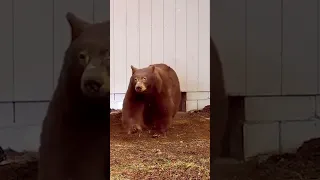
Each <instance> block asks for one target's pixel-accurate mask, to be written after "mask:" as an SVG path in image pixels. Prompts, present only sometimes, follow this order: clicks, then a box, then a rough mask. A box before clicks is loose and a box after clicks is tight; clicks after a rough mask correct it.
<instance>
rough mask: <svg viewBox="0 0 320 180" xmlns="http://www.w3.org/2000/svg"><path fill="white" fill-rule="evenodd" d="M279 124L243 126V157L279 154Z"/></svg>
mask: <svg viewBox="0 0 320 180" xmlns="http://www.w3.org/2000/svg"><path fill="white" fill-rule="evenodd" d="M279 131H280V129H279V123H278V122H274V123H262V124H247V123H246V124H244V126H243V139H244V147H243V148H244V157H245V159H247V158H250V157H253V156H256V155H258V154H264V153H266V154H269V153H278V152H279V148H280V147H279V134H280V133H279Z"/></svg>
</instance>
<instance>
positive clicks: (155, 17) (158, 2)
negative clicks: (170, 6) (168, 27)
mask: <svg viewBox="0 0 320 180" xmlns="http://www.w3.org/2000/svg"><path fill="white" fill-rule="evenodd" d="M150 1H151V5H152V9H151V17H152V21H151V22H152V23H151V27H152V28H151V32H152V33H151V34H152V41H151V42H152V44H151V49H152V64H156V63H163V0H150Z"/></svg>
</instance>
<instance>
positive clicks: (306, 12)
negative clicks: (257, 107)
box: [282, 0, 318, 95]
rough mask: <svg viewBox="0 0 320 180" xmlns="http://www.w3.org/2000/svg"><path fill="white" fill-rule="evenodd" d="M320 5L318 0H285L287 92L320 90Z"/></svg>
mask: <svg viewBox="0 0 320 180" xmlns="http://www.w3.org/2000/svg"><path fill="white" fill-rule="evenodd" d="M317 8H318V7H317V0H309V1H300V0H283V59H282V94H283V95H288V94H316V93H317V91H318V90H317V89H318V87H317V86H318V82H317V81H318V78H317V76H318V74H317V71H318V59H317V53H318V48H317V47H318V46H317V41H318V39H317V33H318V32H317V31H318V29H317V18H318V17H317Z"/></svg>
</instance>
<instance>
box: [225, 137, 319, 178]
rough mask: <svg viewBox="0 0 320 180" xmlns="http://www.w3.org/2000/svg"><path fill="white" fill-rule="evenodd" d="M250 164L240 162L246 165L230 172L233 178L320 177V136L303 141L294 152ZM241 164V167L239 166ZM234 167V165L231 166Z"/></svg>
mask: <svg viewBox="0 0 320 180" xmlns="http://www.w3.org/2000/svg"><path fill="white" fill-rule="evenodd" d="M253 161H255V162H256V163H255V164H254V165H252V162H246V163H243V164H240V165H239V167H237V168H242V169H243V167H246V168H245V169H243V170H242V171H241V172H237V174H231V176H233V178H231V177H230V178H227V179H225V180H228V179H233V180H248V179H252V180H255V179H259V180H312V179H315V180H318V179H320V138H315V139H311V140H308V141H305V142H304V143H303V144H302V145H301V146H300V147H299V148H298V149H297V151H296V153H284V154H278V155H272V156H270V157H269V158H267V159H266V160H265V161H262V162H260V163H259V162H258V161H257V160H253ZM240 166H242V167H240ZM233 168H235V167H233Z"/></svg>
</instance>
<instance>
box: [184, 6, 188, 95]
mask: <svg viewBox="0 0 320 180" xmlns="http://www.w3.org/2000/svg"><path fill="white" fill-rule="evenodd" d="M185 3H186V6H185V11H186V72H185V73H186V74H185V75H186V76H185V82H186V84H185V88H186V92H188V0H186V1H185Z"/></svg>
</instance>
